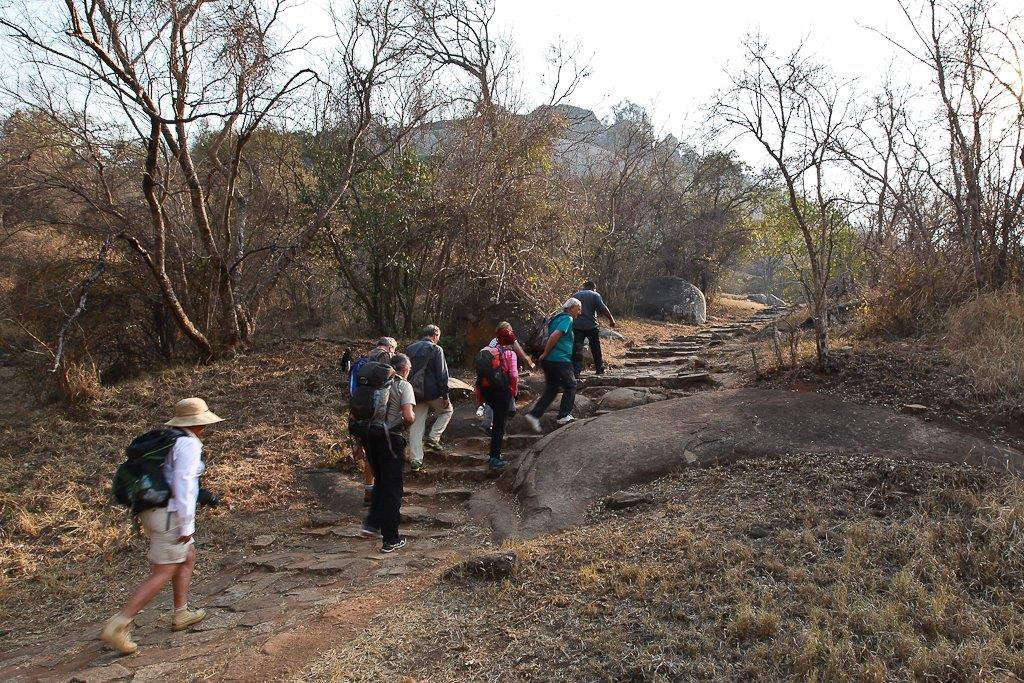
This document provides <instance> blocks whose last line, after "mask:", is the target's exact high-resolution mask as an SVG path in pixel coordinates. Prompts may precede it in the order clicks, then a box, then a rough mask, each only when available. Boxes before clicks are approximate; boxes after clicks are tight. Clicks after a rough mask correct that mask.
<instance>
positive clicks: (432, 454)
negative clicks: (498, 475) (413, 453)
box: [423, 437, 487, 467]
mask: <svg viewBox="0 0 1024 683" xmlns="http://www.w3.org/2000/svg"><path fill="white" fill-rule="evenodd" d="M476 438H478V437H469V438H468V439H459V440H458V441H457V442H456V443H455V444H454V445H447V446H446V450H445V452H444V453H438V452H437V451H424V452H423V460H424V462H426V463H428V464H437V465H442V466H443V465H466V466H470V467H472V466H475V465H486V464H487V456H486V455H484V454H482V453H480V452H479V449H475V442H471V443H469V444H467V443H466V442H467V441H470V440H472V439H476ZM467 446H468V448H467ZM470 448H474V450H472V451H470V450H469V449H470Z"/></svg>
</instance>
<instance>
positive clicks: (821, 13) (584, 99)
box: [497, 0, 927, 137]
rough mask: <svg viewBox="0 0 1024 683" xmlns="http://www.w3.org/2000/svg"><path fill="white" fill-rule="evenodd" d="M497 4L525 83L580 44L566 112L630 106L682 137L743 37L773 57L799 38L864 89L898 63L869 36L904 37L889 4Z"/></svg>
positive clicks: (586, 0) (667, 0) (765, 0)
mask: <svg viewBox="0 0 1024 683" xmlns="http://www.w3.org/2000/svg"><path fill="white" fill-rule="evenodd" d="M497 1H498V13H497V18H498V19H499V20H500V22H501V25H502V27H503V29H505V30H506V31H507V32H508V33H509V34H510V35H511V36H512V38H513V40H514V41H515V43H516V44H517V45H518V47H519V51H520V53H521V55H522V58H523V62H524V71H525V74H526V75H527V77H528V78H530V79H532V80H533V81H534V82H536V80H537V79H538V75H539V74H540V73H541V72H542V70H543V66H544V62H543V57H544V54H545V51H546V49H547V46H549V45H550V44H552V43H553V42H556V41H557V40H558V39H559V38H561V39H562V40H563V41H564V42H566V43H569V44H570V45H579V47H580V49H579V54H580V55H581V57H582V58H584V59H585V60H586V61H588V62H589V64H590V66H591V73H592V75H591V76H590V78H588V79H587V81H586V82H585V83H584V84H583V85H582V87H581V88H580V89H579V90H578V91H577V93H576V95H575V96H574V97H573V98H572V101H573V104H576V105H578V106H582V107H586V108H588V109H593V110H595V111H596V112H597V113H598V115H599V116H602V117H603V116H605V115H607V114H609V113H610V111H611V108H612V106H613V105H615V104H616V103H618V102H619V101H621V100H622V99H624V98H627V99H630V100H632V101H634V102H636V103H637V104H640V105H643V106H644V107H646V108H647V109H648V111H651V112H652V113H653V114H654V120H655V123H656V125H658V126H659V127H661V128H662V129H663V130H664V131H665V132H668V133H674V134H675V135H677V136H680V137H686V135H685V133H686V132H687V131H688V130H692V129H693V128H694V127H696V126H697V125H699V124H700V122H701V107H702V105H704V104H706V103H707V102H708V101H709V100H710V99H711V97H712V96H713V94H714V92H715V90H716V89H718V88H721V87H723V86H724V85H725V84H726V79H725V75H724V74H725V70H726V69H727V68H728V67H730V66H732V67H735V65H737V63H738V62H740V60H741V58H742V47H741V42H742V40H743V38H744V37H745V36H746V35H748V34H750V33H754V32H760V34H761V35H762V36H764V37H765V38H766V39H767V40H768V42H769V44H770V45H772V46H773V47H774V48H775V49H776V50H777V51H778V52H780V53H784V52H788V51H790V50H791V49H792V48H794V47H795V46H796V45H797V44H799V43H800V41H801V40H804V39H806V40H807V41H808V46H809V47H810V48H811V49H812V51H813V53H814V55H815V56H816V57H817V58H818V60H819V61H822V62H825V63H827V64H829V65H831V66H832V67H833V68H834V69H835V70H836V71H837V72H838V73H839V74H840V75H842V76H844V77H847V78H852V77H857V78H861V79H863V85H865V86H868V85H871V84H873V83H876V82H878V81H879V80H880V79H881V77H882V76H883V75H884V74H885V72H886V71H888V70H889V68H890V65H891V64H892V63H893V60H894V58H895V55H896V50H895V49H894V48H893V47H892V46H891V45H889V44H888V43H886V42H885V40H884V39H883V38H881V37H880V36H878V35H877V34H875V33H874V32H872V31H871V30H869V28H868V27H871V28H875V29H878V30H881V31H884V32H886V33H887V34H889V35H893V36H897V37H899V38H900V39H901V40H906V39H907V36H908V30H909V29H908V26H907V21H906V18H905V17H904V16H903V14H902V11H901V10H900V8H899V5H898V4H897V3H896V1H895V0H856V1H855V2H840V1H837V0H718V1H717V2H714V1H712V2H690V1H687V0H675V1H672V0H628V1H625V2H621V1H620V2H608V1H607V0H599V1H595V0H497ZM901 61H902V62H903V63H902V64H901V66H900V68H901V70H903V71H906V68H907V65H906V63H905V58H902V59H901ZM918 76H919V77H923V78H926V77H927V75H926V74H925V75H923V76H922V75H921V74H920V73H919V72H918ZM527 95H529V93H527ZM680 133H684V135H680Z"/></svg>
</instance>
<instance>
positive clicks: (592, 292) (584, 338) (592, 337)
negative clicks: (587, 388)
mask: <svg viewBox="0 0 1024 683" xmlns="http://www.w3.org/2000/svg"><path fill="white" fill-rule="evenodd" d="M572 296H573V298H575V299H579V300H580V303H581V304H583V311H582V312H581V313H580V314H579V316H577V318H576V320H574V321H573V323H572V333H573V346H572V365H573V370H575V372H576V378H577V379H578V378H579V376H580V373H581V372H583V345H584V344H589V345H590V353H591V354H592V355H593V356H594V371H595V372H596V373H597V374H598V375H603V374H604V357H603V356H602V355H601V328H600V327H598V325H597V316H598V315H603V316H605V317H606V318H608V322H609V323H610V324H611V326H612V329H614V328H615V317H614V316H613V315H612V312H611V311H610V310H608V306H607V305H606V304H605V303H604V299H603V298H602V297H601V295H600V294H599V293H598V292H597V285H595V284H594V281H593V280H587V281H586V282H585V283H583V289H581V290H580V291H578V292H576V293H575V294H573V295H572Z"/></svg>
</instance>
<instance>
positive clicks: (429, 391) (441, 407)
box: [405, 325, 454, 472]
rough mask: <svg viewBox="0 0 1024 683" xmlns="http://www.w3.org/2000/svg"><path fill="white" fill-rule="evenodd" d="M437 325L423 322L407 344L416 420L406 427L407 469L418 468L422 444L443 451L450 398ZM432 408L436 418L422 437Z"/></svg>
mask: <svg viewBox="0 0 1024 683" xmlns="http://www.w3.org/2000/svg"><path fill="white" fill-rule="evenodd" d="M439 341H441V328H440V327H438V326H437V325H427V326H426V327H424V328H423V331H422V332H421V333H420V340H419V341H417V342H415V343H413V344H410V345H409V348H408V349H406V351H405V352H406V355H408V356H409V358H410V359H411V360H412V373H411V374H410V376H409V382H410V383H411V384H412V386H413V391H414V392H415V394H416V407H415V409H414V410H415V413H416V421H415V422H414V423H413V424H412V427H410V428H409V469H411V470H412V471H413V472H422V471H423V469H424V467H425V466H424V464H423V448H424V446H426V447H427V448H430V449H431V450H434V451H440V452H443V450H444V449H443V447H442V446H441V435H442V434H444V430H445V428H446V427H447V426H448V422H450V421H451V419H452V413H453V412H454V410H453V409H452V402H451V400H450V399H449V397H448V363H447V362H445V358H444V349H442V348H441V347H440V346H438V342H439ZM431 412H434V413H436V414H437V419H435V420H434V425H433V426H432V427H431V428H430V434H429V435H427V437H426V438H424V432H425V431H426V427H427V416H428V415H429V414H430V413H431Z"/></svg>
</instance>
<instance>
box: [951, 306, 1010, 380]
mask: <svg viewBox="0 0 1024 683" xmlns="http://www.w3.org/2000/svg"><path fill="white" fill-rule="evenodd" d="M947 323H948V327H949V330H948V336H947V338H946V348H947V351H948V352H949V354H950V356H951V357H952V358H953V359H954V360H956V361H958V362H960V363H963V364H964V365H965V366H966V367H967V369H968V370H969V371H970V373H971V376H972V378H973V380H974V382H975V384H976V385H977V387H978V388H979V389H980V390H981V391H984V392H986V393H992V394H996V393H1009V392H1015V391H1019V390H1020V389H1021V388H1022V387H1024V352H1022V349H1024V295H1021V294H1020V293H1019V292H1008V291H1002V292H991V293H987V294H982V295H981V296H979V297H977V298H976V299H974V300H973V301H969V302H967V303H965V304H963V305H961V306H958V307H957V308H954V309H953V310H951V311H950V312H949V314H948V315H947Z"/></svg>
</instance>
